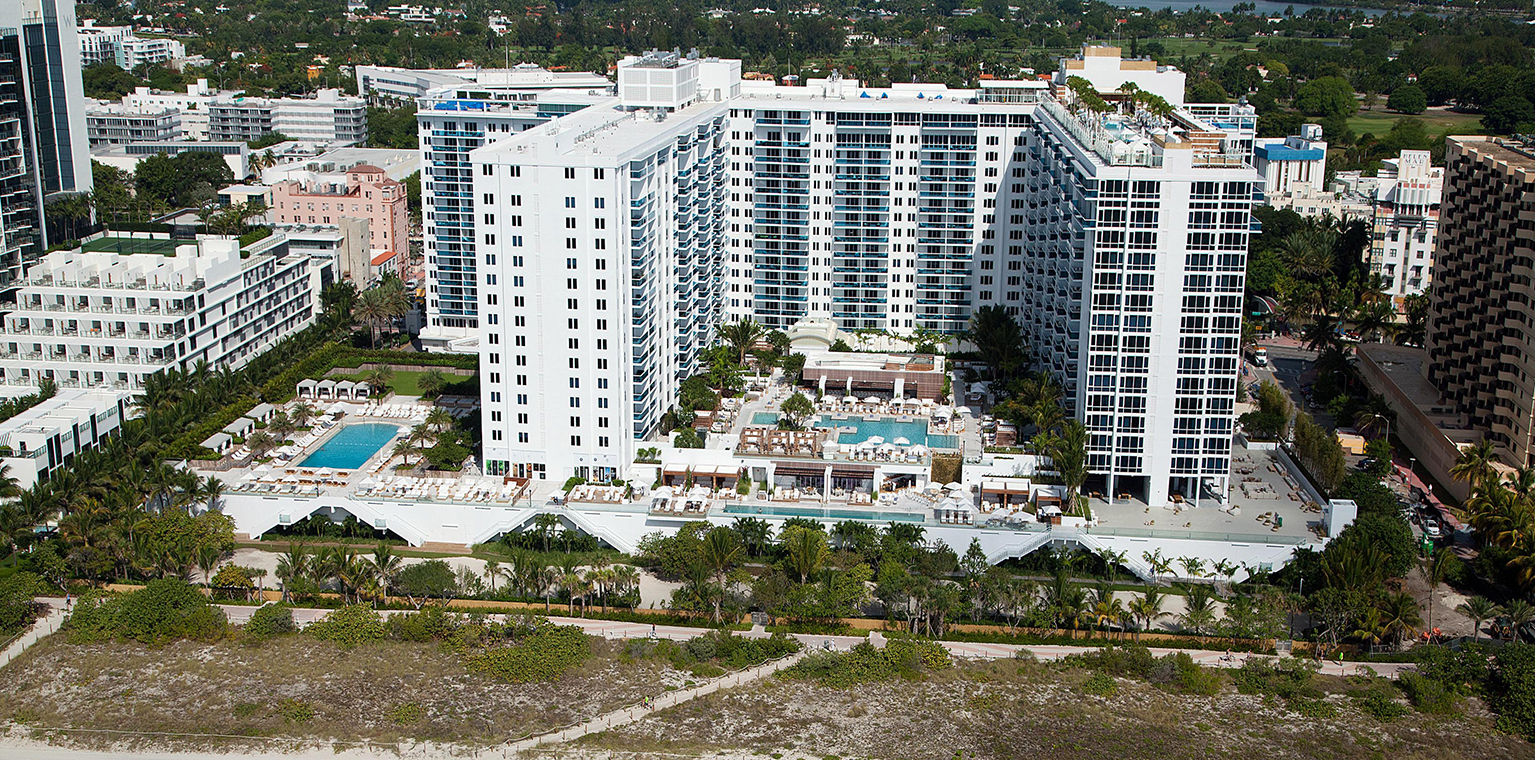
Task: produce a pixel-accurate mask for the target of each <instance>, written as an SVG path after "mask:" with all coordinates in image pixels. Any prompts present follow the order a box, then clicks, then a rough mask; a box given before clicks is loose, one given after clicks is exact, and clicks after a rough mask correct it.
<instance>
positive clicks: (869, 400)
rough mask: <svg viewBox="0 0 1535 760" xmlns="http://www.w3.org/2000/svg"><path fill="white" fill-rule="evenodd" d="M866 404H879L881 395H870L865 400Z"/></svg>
mask: <svg viewBox="0 0 1535 760" xmlns="http://www.w3.org/2000/svg"><path fill="white" fill-rule="evenodd" d="M863 402H864V403H865V404H878V403H879V396H869V397H867V398H865V399H864V400H863Z"/></svg>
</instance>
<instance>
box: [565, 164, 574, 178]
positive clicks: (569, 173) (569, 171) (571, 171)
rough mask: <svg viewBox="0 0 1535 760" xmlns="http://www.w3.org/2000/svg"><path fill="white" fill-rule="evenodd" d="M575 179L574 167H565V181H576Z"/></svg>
mask: <svg viewBox="0 0 1535 760" xmlns="http://www.w3.org/2000/svg"><path fill="white" fill-rule="evenodd" d="M575 178H576V170H575V167H572V166H567V167H565V179H575Z"/></svg>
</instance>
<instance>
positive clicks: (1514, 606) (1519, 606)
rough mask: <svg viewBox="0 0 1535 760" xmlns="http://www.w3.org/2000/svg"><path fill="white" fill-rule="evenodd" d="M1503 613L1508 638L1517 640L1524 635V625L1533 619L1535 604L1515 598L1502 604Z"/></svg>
mask: <svg viewBox="0 0 1535 760" xmlns="http://www.w3.org/2000/svg"><path fill="white" fill-rule="evenodd" d="M1503 615H1504V616H1505V617H1507V618H1508V640H1509V641H1518V640H1519V639H1520V638H1521V637H1522V636H1523V635H1524V627H1525V626H1526V625H1528V624H1529V622H1530V621H1531V620H1535V606H1531V605H1530V603H1529V602H1526V601H1525V600H1523V599H1515V600H1513V601H1511V602H1509V603H1508V604H1505V605H1503Z"/></svg>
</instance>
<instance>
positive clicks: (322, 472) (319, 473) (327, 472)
mask: <svg viewBox="0 0 1535 760" xmlns="http://www.w3.org/2000/svg"><path fill="white" fill-rule="evenodd" d="M332 474H333V473H332V472H331V469H330V468H329V467H321V468H320V469H318V470H315V473H314V475H315V477H317V478H328V477H330V476H331V475H332Z"/></svg>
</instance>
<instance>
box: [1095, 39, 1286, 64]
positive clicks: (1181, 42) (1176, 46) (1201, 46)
mask: <svg viewBox="0 0 1535 760" xmlns="http://www.w3.org/2000/svg"><path fill="white" fill-rule="evenodd" d="M1143 42H1157V43H1159V44H1161V45H1162V47H1163V48H1165V49H1166V50H1167V54H1166V55H1164V56H1162V58H1165V59H1166V60H1164V61H1163V63H1174V62H1176V60H1177V59H1178V58H1179V57H1180V56H1185V55H1187V56H1199V55H1201V54H1204V53H1209V54H1210V55H1211V56H1213V57H1215V58H1216V59H1218V60H1219V59H1225V58H1229V57H1231V56H1233V55H1236V54H1237V53H1240V52H1242V51H1244V50H1246V51H1248V52H1254V53H1255V52H1257V51H1258V46H1257V45H1255V44H1253V43H1251V42H1246V41H1242V40H1204V39H1190V38H1187V37H1158V38H1157V39H1155V40H1143ZM1120 48H1121V50H1123V51H1124V55H1125V57H1127V58H1128V57H1129V56H1130V46H1129V45H1128V44H1124V45H1120ZM1142 49H1144V48H1142ZM1142 55H1144V53H1143V54H1142Z"/></svg>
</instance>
